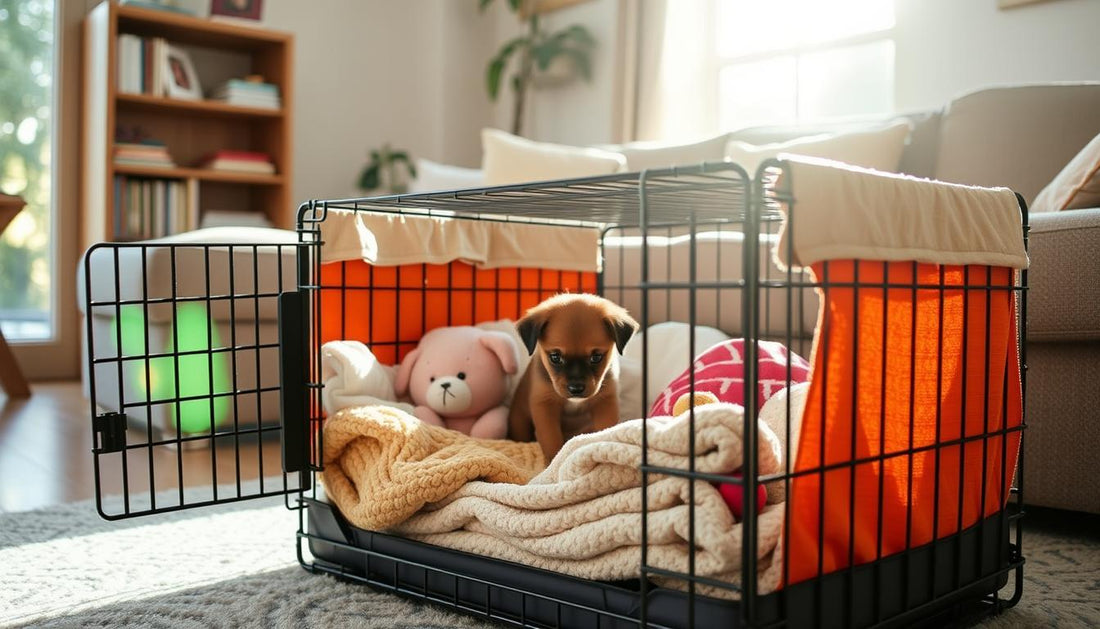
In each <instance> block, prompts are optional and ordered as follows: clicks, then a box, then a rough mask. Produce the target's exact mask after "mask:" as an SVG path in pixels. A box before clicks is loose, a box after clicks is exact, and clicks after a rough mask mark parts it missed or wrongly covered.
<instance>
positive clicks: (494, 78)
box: [485, 37, 528, 101]
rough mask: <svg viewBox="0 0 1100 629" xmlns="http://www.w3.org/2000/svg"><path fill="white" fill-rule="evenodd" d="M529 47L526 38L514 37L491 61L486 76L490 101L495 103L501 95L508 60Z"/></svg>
mask: <svg viewBox="0 0 1100 629" xmlns="http://www.w3.org/2000/svg"><path fill="white" fill-rule="evenodd" d="M527 45H528V41H527V38H526V37H513V38H512V39H510V40H508V41H507V42H505V44H504V45H503V46H501V48H500V51H499V52H497V54H496V56H495V57H493V59H492V60H491V61H489V67H488V69H487V70H486V74H485V86H486V88H487V89H488V90H489V100H494V101H495V100H496V99H497V95H498V94H499V93H500V77H501V75H502V74H503V73H504V66H506V65H507V64H508V59H509V58H510V57H511V56H512V53H514V52H515V51H516V50H517V49H519V48H521V47H523V46H527Z"/></svg>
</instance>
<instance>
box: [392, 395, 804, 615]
mask: <svg viewBox="0 0 1100 629" xmlns="http://www.w3.org/2000/svg"><path fill="white" fill-rule="evenodd" d="M695 411H696V412H695V437H694V440H695V453H696V457H695V469H696V470H698V471H700V472H711V473H724V472H730V471H732V470H736V469H739V468H740V467H741V456H742V448H743V446H742V441H741V437H742V429H743V414H742V410H741V407H739V406H736V405H732V404H710V405H705V406H701V407H697V408H696V409H695ZM646 422H647V424H648V445H649V459H648V461H649V464H651V465H658V466H664V467H669V468H676V469H684V470H686V469H688V466H689V461H690V457H689V447H688V444H689V436H690V434H691V432H690V423H689V416H688V414H687V413H684V414H682V415H680V416H679V417H676V418H669V417H657V418H651V419H648V420H646ZM757 430H758V434H759V442H758V443H759V444H760V446H759V450H758V451H759V462H760V463H759V468H760V473H761V474H772V473H776V472H778V471H779V470H781V469H782V468H783V464H782V458H781V450H780V443H779V440H778V438H777V437H776V435H775V434H774V433H773V431H772V429H771V428H769V427H768V426H767V424H765V423H764V422H759V424H758V426H757ZM641 440H642V420H633V421H629V422H624V423H621V424H618V425H616V426H613V427H611V428H608V429H606V430H603V431H601V432H598V433H592V434H587V435H581V436H578V437H575V438H573V439H571V440H570V441H568V442H567V443H566V444H565V446H564V448H563V449H562V450H561V452H560V453H559V454H558V455H557V456H556V457H555V458H554V460H553V461H552V462H551V463H550V465H549V467H547V469H546V470H545V471H543V472H542V473H540V474H539V475H538V476H536V477H535V478H533V479H532V480H531V481H530V482H529V483H528V484H526V485H514V484H506V483H487V482H480V481H474V482H469V483H466V484H465V485H463V486H462V487H461V488H460V489H458V491H455V492H454V493H452V494H450V495H449V496H447V497H446V498H444V499H442V500H440V501H438V502H436V503H434V504H431V505H428V506H427V507H425V509H424V510H422V511H421V512H419V513H417V514H416V515H414V516H412V517H411V518H409V519H408V520H405V521H404V522H402V523H400V524H398V525H396V526H395V527H394V528H393V529H392V530H393V531H394V532H396V533H400V534H402V535H406V536H408V537H412V538H415V539H419V540H422V541H425V542H428V543H431V544H437V545H440V546H445V547H449V548H456V549H459V550H463V551H466V552H471V553H476V554H481V555H487V556H491V557H496V558H499V559H505V560H510V561H516V562H519V563H522V564H525V565H530V566H536V567H539V568H544V569H547V570H553V571H558V572H564V573H567V574H571V575H574V576H578V577H583V578H589V579H601V580H617V579H628V578H637V577H638V576H639V572H638V570H639V566H640V564H641V541H642V515H641V514H642V504H641V503H642V496H641V492H640V491H639V489H640V488H641V486H642V485H641V483H642V475H641V472H640V471H639V469H638V467H639V465H640V464H641V448H640V447H639V446H640V445H641ZM648 480H649V485H648V487H647V496H648V500H649V504H648V519H647V521H648V542H649V546H648V555H647V561H648V562H649V565H651V566H655V567H659V568H664V569H667V570H674V571H679V572H683V573H687V572H688V569H689V565H688V555H689V553H691V552H693V553H694V556H695V573H696V574H697V575H705V576H708V577H712V578H716V579H720V580H722V581H727V582H731V583H737V582H739V581H740V569H741V532H742V525H741V523H739V522H736V521H735V520H734V518H733V516H732V514H731V513H730V509H729V507H728V506H727V505H726V504H725V502H724V501H723V500H722V497H721V495H720V494H719V492H718V491H717V489H715V488H714V486H713V485H711V484H710V483H709V482H705V481H689V480H687V479H685V478H681V477H676V476H662V475H659V474H650V475H649V478H648ZM691 485H694V489H695V494H694V505H695V538H694V547H692V546H691V545H690V544H689V540H690V534H689V510H690V508H691V507H690V505H691V504H692V502H691V495H690V490H689V487H690V486H691ZM782 518H783V505H782V504H769V505H768V506H767V507H766V508H765V509H764V510H763V511H762V512H761V513H760V515H759V518H758V520H757V522H758V531H759V534H758V547H757V556H758V557H759V558H760V560H761V561H760V563H759V566H760V571H759V585H760V589H761V591H763V592H768V591H772V590H774V589H775V588H776V587H777V586H778V583H779V577H780V574H781V562H780V561H778V559H777V558H778V557H779V554H778V550H779V545H780V537H781V533H782ZM657 581H658V582H661V583H662V584H664V585H667V586H670V587H678V588H683V587H684V585H685V584H684V582H683V581H680V580H676V579H657ZM701 591H704V592H705V593H707V594H709V595H712V596H724V597H728V596H730V595H731V593H730V592H728V591H725V590H718V589H713V588H703V589H702V590H701Z"/></svg>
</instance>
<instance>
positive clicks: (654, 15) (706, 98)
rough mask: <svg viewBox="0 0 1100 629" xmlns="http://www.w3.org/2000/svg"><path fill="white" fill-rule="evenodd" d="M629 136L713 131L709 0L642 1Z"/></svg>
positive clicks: (682, 136)
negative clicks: (631, 123) (631, 124)
mask: <svg viewBox="0 0 1100 629" xmlns="http://www.w3.org/2000/svg"><path fill="white" fill-rule="evenodd" d="M640 4H641V7H640V9H641V14H640V19H639V22H640V25H639V29H638V63H637V73H638V77H637V98H636V99H635V101H634V106H635V116H634V120H635V125H634V136H635V137H633V138H630V139H634V140H659V141H668V142H676V141H688V140H692V139H699V138H702V137H705V136H709V135H713V134H715V133H717V131H718V130H717V126H718V124H717V119H718V116H717V98H716V89H715V76H716V75H715V72H714V69H713V68H712V67H710V65H711V64H712V63H713V58H714V56H713V54H711V51H712V50H713V48H714V29H713V16H714V13H713V5H712V2H711V0H643V2H641V3H640Z"/></svg>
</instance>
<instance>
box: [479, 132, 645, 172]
mask: <svg viewBox="0 0 1100 629" xmlns="http://www.w3.org/2000/svg"><path fill="white" fill-rule="evenodd" d="M481 151H482V155H481V159H482V162H481V164H482V166H481V168H482V171H484V173H485V185H487V186H504V185H508V184H514V183H528V182H532V181H552V180H557V179H569V178H573V177H592V176H596V175H610V174H613V173H617V172H620V171H622V170H623V169H625V168H626V158H625V157H623V155H622V154H621V153H612V152H611V151H601V150H599V149H594V148H580V147H576V146H567V145H564V144H551V143H550V142H535V141H534V140H528V139H526V138H521V137H519V136H516V135H512V134H511V133H506V132H504V131H500V130H499V129H482V130H481Z"/></svg>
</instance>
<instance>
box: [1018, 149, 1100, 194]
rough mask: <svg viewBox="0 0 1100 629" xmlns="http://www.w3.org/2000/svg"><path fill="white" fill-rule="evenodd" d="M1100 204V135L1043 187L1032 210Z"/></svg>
mask: <svg viewBox="0 0 1100 629" xmlns="http://www.w3.org/2000/svg"><path fill="white" fill-rule="evenodd" d="M1086 207H1100V135H1097V136H1096V137H1095V138H1093V139H1092V141H1091V142H1089V143H1088V144H1086V145H1085V148H1083V149H1081V152H1080V153H1078V154H1077V155H1076V156H1075V157H1074V158H1073V159H1071V160H1070V161H1069V163H1068V164H1066V167H1065V168H1063V169H1062V171H1061V172H1060V173H1058V174H1057V175H1056V176H1055V177H1054V181H1051V182H1050V183H1048V184H1047V185H1046V187H1045V188H1043V189H1042V190H1041V191H1040V192H1039V194H1038V196H1036V197H1035V202H1034V203H1032V204H1031V211H1032V212H1037V213H1038V212H1057V211H1058V210H1077V209H1081V208H1086Z"/></svg>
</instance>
